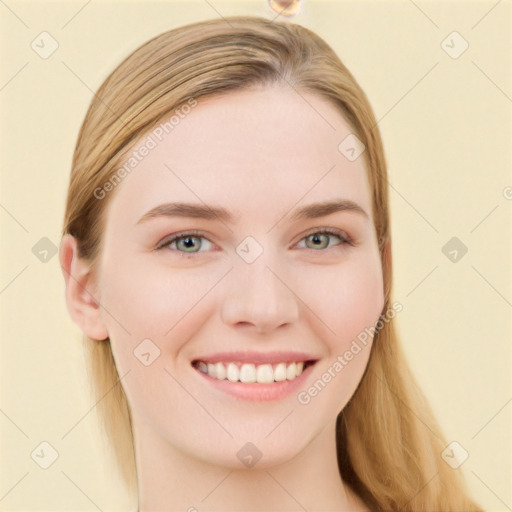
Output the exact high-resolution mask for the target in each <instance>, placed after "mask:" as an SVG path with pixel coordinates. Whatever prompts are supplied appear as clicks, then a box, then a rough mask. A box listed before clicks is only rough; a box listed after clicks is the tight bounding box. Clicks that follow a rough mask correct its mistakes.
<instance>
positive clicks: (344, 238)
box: [156, 228, 356, 255]
mask: <svg viewBox="0 0 512 512" xmlns="http://www.w3.org/2000/svg"><path fill="white" fill-rule="evenodd" d="M311 235H334V236H336V237H338V238H339V239H340V241H341V242H340V243H339V244H337V245H335V246H334V247H326V248H324V249H311V248H309V247H306V249H308V250H310V251H315V252H322V251H325V250H326V249H333V248H335V247H339V246H343V245H349V246H352V247H354V246H355V245H356V244H355V243H354V241H353V240H352V239H351V238H350V237H349V236H348V235H347V234H346V233H344V232H343V231H340V230H339V229H334V228H320V229H317V230H314V231H310V232H309V233H307V234H306V235H304V236H303V237H302V238H301V239H300V240H299V242H302V240H304V239H306V238H308V237H310V236H311ZM170 236H171V237H170V238H166V239H164V240H163V242H161V243H159V244H158V245H157V247H156V250H157V251H159V250H162V249H165V248H169V246H170V244H172V243H173V242H176V241H177V240H180V239H182V238H189V237H200V238H205V239H206V240H208V238H207V237H206V236H205V234H204V233H202V232H201V231H197V230H194V229H192V230H190V231H186V232H182V233H176V234H174V235H170ZM208 241H209V240H208ZM210 243H212V242H210ZM169 249H170V248H169ZM170 250H172V251H175V252H179V253H181V254H183V255H189V254H200V253H201V252H205V251H198V252H185V251H179V250H178V249H170Z"/></svg>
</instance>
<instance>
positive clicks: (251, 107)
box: [111, 86, 371, 222]
mask: <svg viewBox="0 0 512 512" xmlns="http://www.w3.org/2000/svg"><path fill="white" fill-rule="evenodd" d="M185 112H186V113H185ZM171 116H172V114H170V115H169V116H168V117H167V118H164V119H163V120H162V124H160V125H159V126H157V127H156V128H155V129H154V130H152V131H151V132H148V133H147V134H145V135H144V136H143V137H141V138H140V140H139V141H138V143H137V144H136V145H135V146H134V149H133V153H132V152H130V153H129V154H128V157H127V159H126V161H125V162H124V163H125V167H126V168H127V169H130V171H129V173H125V174H127V175H126V177H125V178H124V179H123V180H122V182H121V183H120V184H119V185H117V186H116V190H115V197H114V198H113V200H112V206H111V209H112V213H113V214H115V213H116V211H120V210H123V211H124V216H125V217H126V218H129V220H130V221H133V222H136V221H137V220H138V218H139V217H140V216H141V215H142V214H143V213H144V212H145V211H147V210H148V209H150V208H152V207H154V206H155V205H157V204H159V203H163V202H169V201H183V202H191V201H193V202H204V203H206V204H216V205H222V206H224V207H225V208H227V209H229V210H230V211H232V212H233V213H234V215H236V216H239V217H240V218H241V217H243V215H244V214H247V215H251V214H253V217H254V215H257V216H258V217H259V218H261V216H262V215H263V214H264V213H265V212H267V211H268V213H269V216H270V217H271V218H272V219H274V221H275V217H276V214H278V212H279V211H280V210H282V212H283V213H284V212H286V211H288V210H289V209H290V208H292V207H293V206H294V205H296V204H298V203H299V202H304V203H307V202H313V201H315V200H325V199H339V198H344V199H351V200H353V201H357V202H358V203H359V204H361V206H363V207H364V208H365V209H366V211H367V212H368V214H369V215H370V216H371V203H370V198H371V194H370V190H369V186H368V180H367V170H366V165H365V162H364V158H363V157H360V158H358V159H356V160H354V161H350V160H348V159H347V158H346V157H345V156H344V155H343V154H342V153H341V152H340V150H339V149H338V146H339V144H340V143H341V142H342V141H343V140H344V139H345V138H346V137H347V136H348V135H350V134H351V133H352V129H351V127H350V125H349V124H348V123H347V121H346V120H345V119H344V118H343V116H342V114H341V113H340V111H339V110H338V109H337V108H336V107H335V106H334V105H332V104H331V103H330V102H328V101H327V100H326V99H324V98H321V97H320V96H318V95H316V94H312V93H310V92H306V91H295V90H294V89H292V88H291V87H289V86H279V87H278V86H273V87H268V86H267V87H253V88H250V89H244V90H240V91H235V92H230V93H227V94H223V95H220V96H213V97H211V98H202V99H200V100H199V101H198V103H197V105H196V106H194V107H192V108H190V109H186V110H183V111H182V112H181V113H180V115H179V116H177V115H175V116H174V118H173V120H172V121H173V122H172V123H171V122H169V121H170V118H171ZM166 123H167V124H166ZM144 146H146V147H147V148H149V149H148V150H142V148H143V147H144ZM140 153H144V156H143V157H140ZM133 154H138V160H137V161H135V160H132V164H134V165H133V166H132V167H133V169H131V168H130V167H129V166H127V165H126V164H127V163H128V162H130V160H129V158H130V156H131V155H132V158H133ZM270 217H269V220H270Z"/></svg>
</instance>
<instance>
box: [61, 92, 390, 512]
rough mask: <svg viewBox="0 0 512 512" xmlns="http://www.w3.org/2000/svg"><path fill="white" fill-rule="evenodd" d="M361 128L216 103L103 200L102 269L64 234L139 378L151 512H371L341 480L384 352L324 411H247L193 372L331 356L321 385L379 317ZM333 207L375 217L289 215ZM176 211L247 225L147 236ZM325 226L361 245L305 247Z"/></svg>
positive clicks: (243, 101) (94, 308)
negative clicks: (214, 213) (346, 427)
mask: <svg viewBox="0 0 512 512" xmlns="http://www.w3.org/2000/svg"><path fill="white" fill-rule="evenodd" d="M305 100H306V101H305ZM351 132H352V130H351V129H350V127H349V125H348V124H347V122H346V121H345V119H344V118H343V117H342V115H341V113H340V112H339V111H338V110H337V109H336V108H335V107H334V106H333V105H331V104H330V103H328V102H327V101H326V100H324V99H323V98H321V97H319V96H316V95H314V94H312V93H309V92H304V91H301V93H300V95H299V94H297V92H295V91H293V90H292V89H291V88H289V87H288V86H282V87H281V86H267V87H253V88H251V89H246V90H243V91H237V92H233V93H230V94H228V95H224V96H222V97H212V98H208V99H202V100H201V101H200V102H199V103H198V105H197V106H196V107H195V108H194V109H192V111H191V112H190V113H189V114H188V115H187V116H186V117H185V118H184V119H182V120H180V123H179V125H178V126H176V127H175V128H174V130H173V131H172V132H170V133H169V135H168V136H167V137H166V138H165V139H164V140H163V141H162V142H160V143H159V144H158V146H157V147H156V148H154V149H153V150H152V151H151V152H150V153H149V154H148V155H147V156H146V157H145V158H144V159H143V160H142V161H141V162H140V163H139V164H138V166H137V167H136V168H135V169H134V170H133V171H132V172H131V173H130V174H128V175H127V176H126V178H125V179H124V180H123V181H122V182H121V183H120V184H119V185H118V186H117V187H116V188H115V190H114V191H112V192H109V194H111V196H109V197H107V198H106V199H103V200H104V201H105V200H107V199H108V209H107V217H106V219H107V220H106V225H105V231H104V238H103V248H102V253H101V255H100V259H99V261H98V267H97V268H96V269H95V271H93V270H92V269H91V268H90V267H89V266H88V265H87V263H86V262H84V261H82V260H80V259H79V258H77V254H76V242H75V240H74V239H73V238H72V237H71V236H69V235H66V236H65V237H64V239H63V241H62V245H61V251H60V258H61V264H62V267H63V270H64V275H65V277H66V283H67V290H66V297H67V303H68V309H69V311H70V314H71V316H72V318H73V320H74V321H75V322H76V323H77V325H79V326H80V328H81V329H82V331H83V332H84V333H85V334H86V335H88V336H89V337H91V338H94V339H98V340H102V339H106V338H107V337H109V338H110V340H111V344H112V350H113V353H114V358H115V361H116V365H117V368H118V372H119V374H120V376H123V375H125V374H126V376H125V377H124V378H123V380H122V385H123V388H124V390H125V392H126V395H127V398H128V401H129V405H130V408H131V412H132V417H133V423H134V437H135V449H136V456H137V471H138V476H139V509H140V510H141V511H146V510H191V511H192V510H194V509H193V508H190V507H196V508H197V509H198V510H201V511H213V510H219V511H220V510H244V511H249V510H251V511H256V510H266V511H270V510H276V511H277V510H280V511H283V510H303V508H302V507H304V508H305V509H307V510H309V511H314V510H337V511H345V510H347V511H348V510H367V509H366V508H365V507H364V505H363V503H362V502H361V501H360V499H359V498H358V497H357V496H355V494H354V493H353V492H352V491H351V489H350V488H349V487H348V486H347V485H346V484H345V483H344V482H343V481H342V480H341V478H340V475H339V471H338V466H337V461H336V445H335V421H336V417H337V415H338V413H339V412H340V411H341V410H342V409H343V407H344V406H345V405H346V403H347V402H348V400H349V399H350V397H351V396H352V395H353V393H354V391H355V389H356V388H357V385H358V384H359V382H360V380H361V377H362V375H363V372H364V370H365V367H366V364H367V361H368V357H369V353H370V352H369V348H370V346H371V340H370V343H369V344H368V345H367V347H366V348H364V349H363V350H362V351H361V352H360V353H358V354H357V355H356V356H354V358H353V359H352V360H351V361H350V362H349V363H348V364H347V365H346V366H345V367H344V368H343V370H342V371H340V372H338V373H336V376H335V378H333V379H332V380H331V381H330V382H329V383H328V384H327V385H326V386H325V387H324V389H323V390H322V391H321V392H320V393H318V394H317V396H315V397H314V398H312V399H311V401H310V402H309V403H308V404H301V403H299V401H298V400H297V393H292V394H291V395H290V396H288V397H286V398H284V399H282V400H278V401H267V402H254V401H246V400H239V399H237V398H234V397H232V396H230V395H227V394H225V393H224V392H222V391H219V390H217V389H214V388H213V387H212V386H211V385H210V384H209V383H208V382H207V381H206V380H205V379H204V378H203V377H202V376H201V375H199V374H198V373H197V371H196V370H195V369H194V368H192V366H191V364H190V363H191V361H192V360H193V359H195V358H199V357H200V356H201V355H205V354H211V353H213V352H217V351H235V350H255V351H261V352H272V351H274V350H299V351H304V352H307V353H309V354H311V355H313V356H314V357H315V358H317V359H318V360H319V361H318V362H317V363H316V365H315V366H314V367H313V371H312V373H311V374H310V375H309V377H308V379H307V381H306V382H305V384H304V386H302V387H301V390H307V389H308V388H309V387H310V386H311V385H312V384H313V383H314V382H315V381H317V380H318V379H319V378H321V376H322V375H323V374H324V373H325V372H327V371H328V369H329V368H332V365H333V362H334V361H335V360H336V358H337V357H338V356H339V355H343V354H344V353H345V351H346V350H347V349H349V347H350V345H351V343H352V342H353V340H354V339H355V338H356V337H357V335H358V334H359V333H361V332H362V331H363V330H364V329H365V328H366V327H369V326H372V325H374V324H375V323H376V322H377V320H378V319H379V315H380V314H381V313H382V308H383V306H384V297H383V277H382V267H381V261H380V256H379V251H378V245H377V238H376V234H375V228H374V222H373V217H372V207H371V205H372V203H371V192H370V188H369V185H368V181H367V174H366V173H367V170H366V167H365V162H364V159H363V158H362V157H360V158H358V159H356V160H355V161H353V162H350V161H349V160H348V159H346V158H345V157H344V156H343V155H342V154H341V153H340V151H339V150H338V145H339V143H340V142H341V141H342V140H343V139H344V138H345V137H346V136H347V135H348V134H350V133H351ZM143 138H145V136H144V137H143ZM143 138H142V139H143ZM142 139H141V140H142ZM139 145H140V144H138V145H137V146H139ZM164 163H165V164H166V165H167V166H168V167H166V166H165V165H164ZM333 166H334V167H333ZM329 169H331V170H330V171H329ZM328 171H329V172H328ZM178 176H179V178H178ZM334 198H345V199H350V200H352V201H355V202H356V203H358V204H359V205H360V206H361V207H362V208H363V209H364V210H365V211H366V212H367V214H368V216H364V215H361V214H359V213H356V212H354V211H341V212H336V213H333V214H330V215H328V216H324V217H320V218H315V219H309V220H308V219H306V220H299V221H295V222H292V221H291V220H290V218H291V215H292V213H293V211H294V209H295V208H297V207H300V206H304V205H306V204H310V203H313V202H316V201H322V200H327V199H334ZM171 201H183V202H193V203H197V204H202V203H203V202H204V203H206V204H208V205H216V206H222V207H224V208H226V209H228V210H229V211H231V212H232V213H233V216H234V219H235V221H234V223H223V222H220V221H218V220H204V219H192V218H178V217H174V218H165V217H159V218H153V219H151V220H149V221H146V222H141V223H139V224H137V221H138V220H139V219H140V217H141V216H142V215H144V214H145V213H146V212H147V211H148V210H150V209H151V208H153V207H155V206H157V205H159V204H162V203H166V202H171ZM325 227H330V228H338V229H339V230H341V231H342V232H343V233H346V234H348V235H349V236H350V237H351V238H352V239H353V240H354V241H355V242H356V245H354V246H351V245H345V244H342V243H341V239H340V238H337V237H336V236H335V235H324V236H323V237H322V236H321V238H320V240H319V241H317V242H316V243H317V244H318V246H319V247H320V248H315V245H314V243H313V244H312V243H311V237H309V238H305V237H307V235H309V234H311V233H314V232H315V229H316V230H317V231H318V230H320V229H321V228H325ZM271 228H272V229H271ZM190 229H197V230H200V231H202V232H203V233H204V235H203V236H204V238H200V239H194V240H195V241H193V242H192V247H193V248H194V249H195V250H196V251H199V252H194V253H190V252H188V253H187V252H185V250H184V249H183V247H184V245H183V242H181V244H178V245H179V247H180V248H181V253H180V252H179V250H178V246H177V245H176V243H174V244H173V245H172V246H168V247H167V248H164V249H160V250H156V247H157V245H158V244H159V242H161V241H164V239H165V238H166V237H167V238H168V237H169V235H171V234H173V233H178V232H183V231H185V232H186V231H187V230H190ZM194 236H196V235H194ZM247 236H252V237H253V238H254V239H255V240H257V242H258V243H259V244H260V246H261V247H262V248H263V253H262V254H261V255H260V256H259V257H258V258H257V259H256V260H255V261H254V262H252V263H251V264H248V263H247V262H246V261H244V260H243V259H242V258H241V257H240V256H239V255H238V254H237V252H236V248H237V246H238V244H240V243H241V242H242V241H243V240H244V239H245V238H246V237H247ZM306 240H309V245H307V243H306ZM69 274H71V275H72V276H73V279H70V278H69ZM147 338H149V339H150V340H152V342H153V343H154V344H155V345H157V346H158V348H159V350H160V356H159V357H158V358H157V359H155V360H154V361H153V362H152V363H151V364H150V365H149V366H145V365H144V364H142V363H141V362H140V360H139V359H137V358H136V357H135V356H134V353H133V351H134V349H135V348H136V347H137V346H138V345H139V344H140V343H141V341H142V340H144V339H147ZM331 371H332V370H331ZM127 372H128V373H127ZM248 441H250V442H252V443H253V444H254V445H255V446H256V447H257V448H258V449H259V451H260V452H261V453H262V458H261V459H260V460H259V461H258V462H257V463H256V465H255V466H253V467H252V468H250V469H249V468H247V467H245V466H244V465H243V464H241V462H240V460H239V459H238V458H237V456H236V454H237V452H238V450H240V448H242V447H243V446H244V445H245V444H246V443H247V442H248Z"/></svg>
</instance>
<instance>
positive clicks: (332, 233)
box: [301, 228, 353, 250]
mask: <svg viewBox="0 0 512 512" xmlns="http://www.w3.org/2000/svg"><path fill="white" fill-rule="evenodd" d="M333 237H334V238H337V239H338V240H340V241H341V242H340V243H338V244H335V245H336V246H337V245H353V243H352V241H351V239H350V238H349V237H348V236H347V235H346V234H344V233H343V232H342V231H339V230H338V229H333V228H324V229H320V230H318V231H313V232H311V233H309V234H308V235H306V236H305V237H304V238H303V239H302V240H305V244H306V248H307V249H313V250H322V249H329V248H330V242H331V240H332V238H333ZM302 240H301V242H302Z"/></svg>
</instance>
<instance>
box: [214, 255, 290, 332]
mask: <svg viewBox="0 0 512 512" xmlns="http://www.w3.org/2000/svg"><path fill="white" fill-rule="evenodd" d="M273 266H274V265H273ZM285 274H286V273H285V272H282V271H281V272H280V271H278V270H275V269H273V268H271V267H269V266H268V265H267V260H266V259H265V258H264V257H263V256H261V257H260V258H258V259H257V260H256V261H255V262H253V263H251V264H248V263H246V262H244V261H239V262H238V264H237V265H235V269H234V270H233V271H232V272H230V275H229V285H228V290H227V292H226V295H225V297H224V301H223V304H222V311H221V315H222V320H223V321H224V323H226V324H228V325H230V326H238V327H240V326H243V327H244V328H247V329H251V330H253V331H255V332H257V333H261V334H262V333H269V332H272V331H273V330H275V329H277V328H279V327H284V326H286V325H288V324H292V323H293V322H295V321H296V320H297V319H298V317H299V304H298V300H299V299H298V298H297V297H296V296H295V294H294V293H293V291H292V290H293V287H292V286H291V285H290V284H289V283H288V282H287V279H286V275H285Z"/></svg>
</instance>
